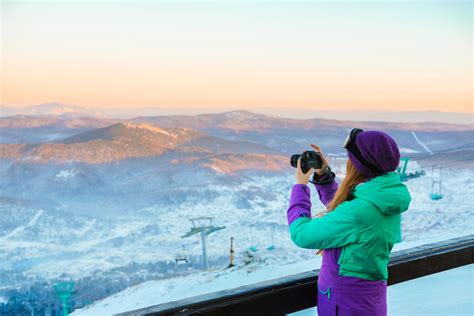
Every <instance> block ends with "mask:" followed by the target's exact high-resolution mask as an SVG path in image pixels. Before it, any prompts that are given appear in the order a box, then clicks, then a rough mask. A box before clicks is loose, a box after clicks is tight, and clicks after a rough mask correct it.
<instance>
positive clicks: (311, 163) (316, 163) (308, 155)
mask: <svg viewBox="0 0 474 316" xmlns="http://www.w3.org/2000/svg"><path fill="white" fill-rule="evenodd" d="M300 157H301V171H303V173H306V172H308V170H309V169H311V168H314V169H320V168H321V167H322V165H323V161H322V159H321V153H320V152H317V151H313V150H308V151H305V152H303V153H302V154H301V155H300V154H295V155H292V156H291V158H290V164H291V166H292V167H293V168H296V167H297V166H298V159H300Z"/></svg>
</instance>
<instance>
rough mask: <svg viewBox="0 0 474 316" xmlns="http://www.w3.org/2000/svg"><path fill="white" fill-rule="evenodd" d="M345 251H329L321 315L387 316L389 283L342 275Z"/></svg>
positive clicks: (322, 276)
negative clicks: (340, 271)
mask: <svg viewBox="0 0 474 316" xmlns="http://www.w3.org/2000/svg"><path fill="white" fill-rule="evenodd" d="M341 250H342V248H332V249H325V250H324V254H323V262H322V265H321V269H320V273H319V278H318V305H317V309H318V315H319V316H336V315H337V316H386V315H387V282H386V281H385V280H378V281H371V280H365V279H362V278H357V277H351V276H340V275H339V272H338V271H339V264H338V263H337V261H338V259H339V256H340V254H341Z"/></svg>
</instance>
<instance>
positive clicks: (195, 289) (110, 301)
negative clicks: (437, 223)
mask: <svg viewBox="0 0 474 316" xmlns="http://www.w3.org/2000/svg"><path fill="white" fill-rule="evenodd" d="M454 237H459V235H457V234H443V235H438V236H437V237H436V238H430V239H420V240H417V241H412V242H403V243H400V244H396V245H395V246H394V249H393V251H398V250H403V249H408V248H412V247H416V246H420V245H424V244H427V243H431V242H436V241H442V240H446V239H449V238H454ZM320 266H321V257H320V256H317V257H316V256H315V258H313V259H310V260H303V261H300V262H297V263H292V264H286V265H278V264H261V265H251V266H241V267H234V268H231V269H217V270H214V271H207V272H201V273H195V274H193V275H187V276H181V277H176V278H170V279H167V280H159V281H149V282H145V283H142V284H139V285H137V286H134V287H130V288H128V289H126V290H124V291H122V292H120V293H117V294H115V295H112V296H110V297H108V298H106V299H104V300H101V301H99V302H96V303H93V304H92V305H90V306H87V307H85V308H83V309H78V310H76V311H75V312H74V313H73V314H72V315H75V316H81V315H84V316H85V315H87V316H92V315H104V316H105V315H112V314H116V313H120V312H125V311H130V310H134V309H139V308H143V307H147V306H151V305H157V304H161V303H166V302H171V301H176V300H180V299H183V298H187V297H191V296H197V295H201V294H205V293H211V292H216V291H220V290H225V289H229V288H236V287H239V286H244V285H248V284H253V283H258V282H263V281H268V280H272V279H277V278H279V277H283V276H288V275H292V274H298V273H301V272H306V271H309V270H314V269H319V268H320Z"/></svg>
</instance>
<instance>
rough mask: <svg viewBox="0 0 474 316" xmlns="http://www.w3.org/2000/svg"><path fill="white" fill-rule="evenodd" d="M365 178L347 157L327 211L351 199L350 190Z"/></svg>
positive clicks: (319, 251)
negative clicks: (339, 181) (342, 174)
mask: <svg viewBox="0 0 474 316" xmlns="http://www.w3.org/2000/svg"><path fill="white" fill-rule="evenodd" d="M366 180H367V178H366V177H365V176H364V175H363V174H361V173H360V172H359V171H357V169H356V167H355V166H354V164H353V163H352V162H351V160H350V159H347V165H346V177H345V178H344V180H342V183H341V185H340V186H339V188H338V189H337V191H336V193H335V194H334V197H333V199H332V200H331V202H329V205H328V206H327V211H328V212H331V211H333V210H334V209H335V208H336V207H337V206H338V205H339V204H341V203H342V202H344V201H348V200H351V199H352V191H353V190H354V188H355V187H356V185H358V184H359V183H362V182H364V181H366ZM322 251H323V250H322V249H320V250H318V252H317V253H316V254H317V255H319V254H320V253H321V252H322Z"/></svg>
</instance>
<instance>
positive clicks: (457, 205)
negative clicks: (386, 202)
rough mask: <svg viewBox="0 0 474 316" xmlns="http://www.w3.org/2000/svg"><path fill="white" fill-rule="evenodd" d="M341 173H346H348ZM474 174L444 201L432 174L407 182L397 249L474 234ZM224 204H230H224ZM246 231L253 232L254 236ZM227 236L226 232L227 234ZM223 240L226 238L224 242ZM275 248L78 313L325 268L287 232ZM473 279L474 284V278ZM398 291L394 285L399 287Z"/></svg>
mask: <svg viewBox="0 0 474 316" xmlns="http://www.w3.org/2000/svg"><path fill="white" fill-rule="evenodd" d="M410 168H411V170H415V169H417V168H418V166H417V165H416V163H412V164H411V167H410ZM339 171H340V172H342V170H339ZM408 171H410V169H409V170H408ZM445 172H446V171H445ZM472 174H473V172H472V171H471V170H457V171H456V176H445V177H444V180H443V194H444V198H443V199H441V200H438V201H433V200H431V199H430V198H429V193H430V190H431V174H430V171H429V170H428V171H427V175H426V176H424V177H420V178H416V179H411V180H409V181H407V182H406V184H407V186H408V188H409V190H410V192H411V194H412V203H411V205H410V209H409V210H408V211H407V212H405V213H404V214H403V216H402V242H401V243H399V244H396V245H395V247H394V249H393V251H397V250H402V249H408V248H411V247H416V246H419V245H423V244H428V243H431V242H436V241H441V240H446V239H450V238H454V237H459V236H465V235H469V234H473V233H474V228H473V227H474V226H473V225H472V219H473V218H474V217H473V215H474V203H473V200H472V196H474V188H473V186H472V185H470V184H471V183H472V181H471V179H472ZM275 188H278V186H275ZM278 193H279V194H284V193H287V192H284V190H279V191H278ZM312 193H313V199H315V196H316V197H317V195H316V193H315V190H314V189H313V188H312ZM223 203H225V202H224V201H223ZM276 204H278V205H280V204H281V201H280V202H278V203H277V202H276V201H275V205H276ZM321 207H322V205H319V204H318V203H316V202H315V203H314V204H313V211H317V210H319V209H321ZM280 208H281V207H280ZM224 209H225V204H224ZM257 210H258V208H257ZM257 214H258V213H257ZM213 215H218V214H213ZM229 215H231V214H229ZM232 215H233V214H232ZM174 216H176V217H178V218H179V217H180V216H182V214H179V213H177V214H175V215H174ZM241 216H242V218H241V219H239V222H244V223H245V222H247V223H248V224H251V221H250V219H249V218H248V217H246V216H245V214H242V215H241ZM260 216H261V217H259V216H257V217H255V218H254V220H255V221H259V220H261V221H266V220H268V219H266V217H265V210H264V209H262V210H261V215H260ZM272 218H273V220H275V221H277V222H281V221H283V222H284V221H285V220H286V218H285V212H284V211H281V212H274V213H272ZM220 219H221V220H222V221H225V224H226V225H230V224H229V223H228V222H227V221H229V218H227V217H225V216H221V217H220ZM234 219H235V218H234ZM173 222H174V221H173ZM171 229H178V227H175V228H173V227H172V228H171ZM239 229H243V230H241V231H240V232H239V231H235V230H233V231H232V232H231V233H230V235H229V236H231V235H232V234H233V235H234V236H242V238H240V239H237V240H239V242H240V243H242V244H245V245H250V244H252V243H254V244H257V245H258V246H259V248H260V249H264V247H260V246H265V245H267V244H268V240H269V239H268V234H269V231H268V230H266V229H263V230H261V231H259V232H260V234H257V233H256V232H255V231H254V230H252V229H250V230H248V229H249V227H245V228H244V227H243V225H242V226H240V228H239ZM243 232H248V234H247V233H243ZM218 234H219V233H218ZM218 234H215V236H214V237H215V238H209V239H210V244H211V245H212V243H214V245H215V244H217V243H219V241H218V238H217V237H216V236H218ZM221 234H225V230H224V231H223V232H222V233H221ZM211 236H212V235H211ZM224 240H225V239H224ZM222 242H223V241H222V240H221V244H222ZM275 244H276V245H277V248H276V250H274V251H273V252H269V251H266V252H265V251H264V250H262V251H261V256H268V258H270V260H267V261H266V262H264V263H256V264H251V265H247V266H238V267H234V268H232V269H224V268H223V269H217V270H212V271H207V272H200V273H194V274H190V275H187V276H180V277H174V278H169V279H165V280H159V281H149V282H145V283H142V284H140V285H137V286H134V287H131V288H128V289H126V290H124V291H122V292H120V293H117V294H115V295H112V296H110V297H108V298H105V299H103V300H101V301H98V302H95V303H93V304H92V305H90V306H87V307H85V308H83V309H79V310H76V311H75V313H74V315H109V314H113V313H118V312H123V311H128V310H134V309H138V308H143V307H147V306H151V305H157V304H161V303H165V302H170V301H174V300H179V299H182V298H187V297H191V296H195V295H200V294H204V293H209V292H214V291H219V290H224V289H229V288H236V287H239V286H243V285H247V284H252V283H256V282H262V281H268V280H271V279H276V278H279V277H282V276H287V275H291V274H297V273H300V272H305V271H308V270H312V269H318V268H319V267H320V264H321V257H319V256H315V255H314V252H312V251H310V250H301V249H298V248H297V247H296V246H294V245H292V244H291V241H289V234H288V231H287V228H285V229H284V230H283V231H280V232H279V233H277V234H276V238H275ZM196 250H197V249H196ZM218 251H222V249H211V254H212V253H214V254H216V253H218ZM470 281H471V285H472V282H473V280H472V278H471V280H470ZM407 284H408V283H407ZM396 288H397V287H394V289H396ZM395 291H396V290H395ZM395 291H394V292H395ZM402 292H403V291H402ZM400 299H401V298H400ZM394 300H395V301H393V302H394V303H392V305H395V304H398V303H397V302H398V301H396V299H395V298H394Z"/></svg>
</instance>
